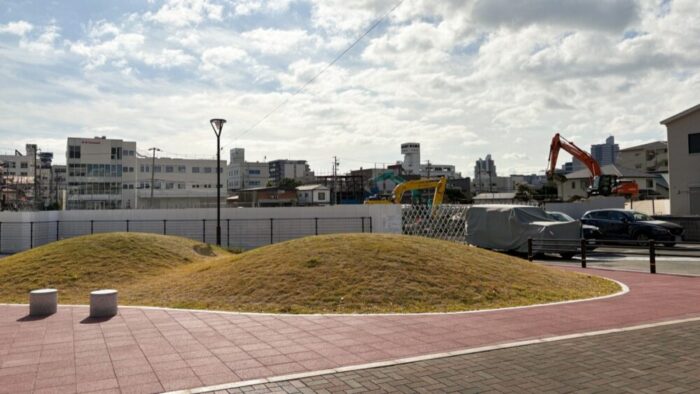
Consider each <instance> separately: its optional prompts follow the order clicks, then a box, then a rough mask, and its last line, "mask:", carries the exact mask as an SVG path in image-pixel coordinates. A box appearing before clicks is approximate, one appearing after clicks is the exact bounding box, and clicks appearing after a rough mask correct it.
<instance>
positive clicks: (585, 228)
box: [547, 211, 600, 240]
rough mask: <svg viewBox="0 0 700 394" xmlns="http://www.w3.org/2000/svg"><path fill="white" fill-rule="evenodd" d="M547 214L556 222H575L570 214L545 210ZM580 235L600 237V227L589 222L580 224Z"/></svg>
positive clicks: (587, 237)
mask: <svg viewBox="0 0 700 394" xmlns="http://www.w3.org/2000/svg"><path fill="white" fill-rule="evenodd" d="M547 216H549V217H550V218H552V219H554V220H556V221H557V222H575V221H576V219H574V218H572V217H571V216H569V215H567V214H565V213H564V212H556V211H547ZM581 233H582V234H581V235H583V238H585V239H591V240H595V239H600V229H599V228H598V227H596V226H592V225H590V224H585V223H582V224H581Z"/></svg>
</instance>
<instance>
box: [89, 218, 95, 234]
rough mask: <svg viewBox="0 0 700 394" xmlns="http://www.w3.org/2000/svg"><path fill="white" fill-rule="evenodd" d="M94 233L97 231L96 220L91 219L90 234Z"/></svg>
mask: <svg viewBox="0 0 700 394" xmlns="http://www.w3.org/2000/svg"><path fill="white" fill-rule="evenodd" d="M94 233H95V221H94V220H91V221H90V234H94Z"/></svg>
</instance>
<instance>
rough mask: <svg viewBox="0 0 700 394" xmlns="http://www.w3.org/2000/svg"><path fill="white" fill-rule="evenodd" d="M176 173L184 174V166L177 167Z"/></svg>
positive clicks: (185, 169) (185, 170)
mask: <svg viewBox="0 0 700 394" xmlns="http://www.w3.org/2000/svg"><path fill="white" fill-rule="evenodd" d="M177 172H180V173H185V172H187V167H185V166H177Z"/></svg>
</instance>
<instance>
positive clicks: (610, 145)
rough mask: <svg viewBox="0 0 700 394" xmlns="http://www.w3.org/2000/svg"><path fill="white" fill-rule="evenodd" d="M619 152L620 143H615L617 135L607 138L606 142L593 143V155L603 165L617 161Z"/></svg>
mask: <svg viewBox="0 0 700 394" xmlns="http://www.w3.org/2000/svg"><path fill="white" fill-rule="evenodd" d="M619 152H620V145H618V144H616V143H615V137H613V136H610V137H608V138H606V139H605V143H604V144H594V145H591V156H593V158H594V159H595V160H596V161H597V162H598V164H600V165H601V166H604V165H608V164H615V163H617V155H618V153H619Z"/></svg>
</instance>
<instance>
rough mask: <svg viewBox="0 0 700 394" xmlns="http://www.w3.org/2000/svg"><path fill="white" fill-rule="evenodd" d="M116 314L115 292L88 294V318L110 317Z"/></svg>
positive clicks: (106, 290) (109, 290)
mask: <svg viewBox="0 0 700 394" xmlns="http://www.w3.org/2000/svg"><path fill="white" fill-rule="evenodd" d="M116 314H117V291H116V290H113V289H105V290H96V291H93V292H91V293H90V317H112V316H114V315H116Z"/></svg>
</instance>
